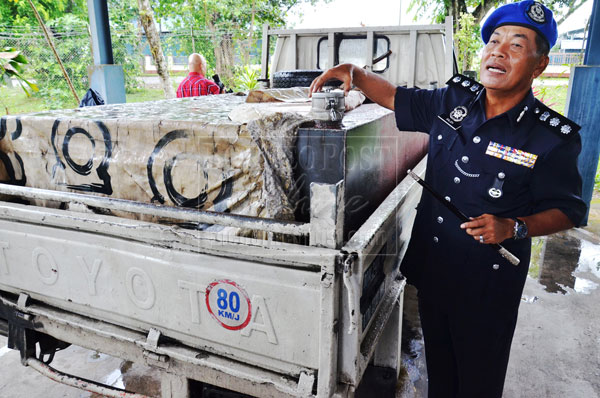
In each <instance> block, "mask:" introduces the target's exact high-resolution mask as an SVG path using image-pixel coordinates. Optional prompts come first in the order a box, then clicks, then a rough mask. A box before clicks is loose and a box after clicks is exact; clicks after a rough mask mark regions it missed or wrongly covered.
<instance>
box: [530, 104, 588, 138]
mask: <svg viewBox="0 0 600 398" xmlns="http://www.w3.org/2000/svg"><path fill="white" fill-rule="evenodd" d="M533 114H534V116H535V118H536V120H537V121H538V123H541V124H543V125H544V126H546V127H548V128H549V129H550V130H552V131H554V132H555V133H556V134H558V135H560V136H561V137H563V138H569V137H572V136H574V135H575V133H577V132H578V131H579V129H581V126H579V125H578V124H577V123H575V122H573V121H572V120H570V119H568V118H566V117H564V116H563V115H561V114H560V113H558V112H556V111H553V110H552V109H550V108H549V107H548V106H546V105H544V103H543V102H541V101H540V100H538V99H536V100H535V108H534V110H533Z"/></svg>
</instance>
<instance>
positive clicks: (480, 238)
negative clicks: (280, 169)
mask: <svg viewBox="0 0 600 398" xmlns="http://www.w3.org/2000/svg"><path fill="white" fill-rule="evenodd" d="M479 243H483V235H479Z"/></svg>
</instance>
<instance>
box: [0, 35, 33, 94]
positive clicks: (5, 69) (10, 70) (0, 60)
mask: <svg viewBox="0 0 600 398" xmlns="http://www.w3.org/2000/svg"><path fill="white" fill-rule="evenodd" d="M27 63H28V62H27V59H26V58H25V57H24V56H23V54H21V52H20V51H17V50H16V49H15V48H12V47H5V48H4V49H3V50H2V51H1V52H0V85H4V84H9V83H10V81H11V79H13V78H14V79H16V80H17V81H18V82H19V84H20V85H21V87H22V88H23V91H25V94H27V96H29V95H30V92H29V90H28V89H27V86H28V87H29V89H31V90H32V91H38V87H37V86H36V85H35V84H33V83H30V82H29V81H27V80H26V79H25V78H24V77H23V75H22V74H23V71H24V68H23V65H25V64H27Z"/></svg>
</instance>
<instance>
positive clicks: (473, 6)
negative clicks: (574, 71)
mask: <svg viewBox="0 0 600 398" xmlns="http://www.w3.org/2000/svg"><path fill="white" fill-rule="evenodd" d="M586 1H588V0H545V1H544V5H545V6H547V7H548V8H550V9H551V10H552V11H553V13H554V18H555V19H556V21H557V23H558V24H559V25H560V23H561V22H562V21H564V20H565V19H566V18H567V17H568V16H569V15H571V14H572V13H573V12H575V11H576V10H577V9H578V8H579V7H581V6H582V5H583V4H584V3H585V2H586ZM510 2H511V1H508V0H493V1H490V0H487V1H486V0H434V1H431V0H411V1H410V4H409V10H411V11H415V19H416V18H421V17H427V16H428V17H431V20H432V21H433V22H435V23H442V22H444V18H445V17H446V16H447V15H451V16H452V17H453V18H454V22H455V27H454V30H455V31H456V30H457V28H458V24H457V21H458V20H459V19H460V15H461V14H463V13H470V14H471V15H473V17H474V19H475V24H476V25H479V24H480V23H481V21H482V20H483V18H484V17H485V16H486V14H487V13H488V11H490V10H492V9H494V8H497V7H499V6H501V5H503V4H506V3H510Z"/></svg>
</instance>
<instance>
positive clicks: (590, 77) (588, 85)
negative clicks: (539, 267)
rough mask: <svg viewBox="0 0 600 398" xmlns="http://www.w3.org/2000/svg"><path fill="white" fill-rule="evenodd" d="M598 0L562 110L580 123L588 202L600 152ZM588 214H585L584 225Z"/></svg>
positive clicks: (596, 0)
mask: <svg viewBox="0 0 600 398" xmlns="http://www.w3.org/2000/svg"><path fill="white" fill-rule="evenodd" d="M599 3H600V0H594V5H593V8H592V15H591V17H590V29H589V36H588V41H587V44H586V50H585V58H584V66H576V67H574V68H572V70H571V79H570V82H569V93H568V94H567V106H566V110H565V113H566V114H567V116H568V117H569V118H570V119H572V120H574V121H575V122H576V123H577V124H579V125H580V126H581V130H580V134H581V144H582V145H581V154H580V155H579V162H578V165H579V172H580V173H581V177H582V178H583V199H584V200H585V201H586V203H587V204H588V208H589V205H590V203H591V201H592V194H593V192H594V181H595V176H596V170H597V168H598V156H599V155H600V129H599V128H598V126H600V95H598V93H600V5H599ZM588 215H589V209H588V214H587V215H586V217H585V220H584V225H587V220H588Z"/></svg>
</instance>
